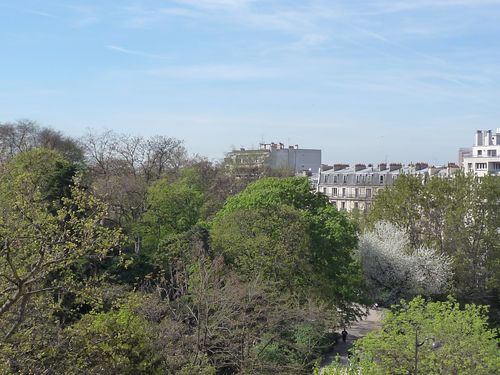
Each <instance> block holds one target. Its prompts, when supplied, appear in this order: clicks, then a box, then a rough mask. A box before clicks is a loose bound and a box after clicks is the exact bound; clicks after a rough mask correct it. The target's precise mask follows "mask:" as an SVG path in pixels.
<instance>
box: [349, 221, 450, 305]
mask: <svg viewBox="0 0 500 375" xmlns="http://www.w3.org/2000/svg"><path fill="white" fill-rule="evenodd" d="M359 256H360V258H361V264H362V266H363V271H364V274H365V278H366V280H367V284H368V287H369V289H370V291H372V293H373V298H374V300H375V301H377V302H379V303H384V304H390V303H394V302H397V301H398V300H399V299H401V298H406V299H408V298H412V297H415V296H417V295H419V294H421V295H426V296H431V295H437V294H442V293H444V292H445V291H446V290H447V288H448V287H449V282H450V279H451V277H452V272H451V263H452V260H451V258H450V257H448V256H445V255H439V254H438V253H437V252H436V251H435V250H432V249H427V248H423V247H420V248H417V249H412V248H411V246H410V239H409V236H408V233H407V231H406V230H404V229H401V228H398V227H397V226H395V225H393V224H391V223H389V222H385V221H380V222H378V223H376V224H375V227H374V229H373V231H371V232H365V233H364V234H362V235H361V237H360V240H359Z"/></svg>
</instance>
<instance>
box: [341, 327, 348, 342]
mask: <svg viewBox="0 0 500 375" xmlns="http://www.w3.org/2000/svg"><path fill="white" fill-rule="evenodd" d="M341 335H342V342H346V340H347V335H348V333H347V331H346V330H345V328H344V330H343V331H342V332H341Z"/></svg>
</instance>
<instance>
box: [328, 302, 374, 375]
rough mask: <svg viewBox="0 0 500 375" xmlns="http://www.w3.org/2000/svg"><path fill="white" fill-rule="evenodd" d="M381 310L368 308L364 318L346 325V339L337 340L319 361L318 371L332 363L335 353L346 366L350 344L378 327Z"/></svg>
mask: <svg viewBox="0 0 500 375" xmlns="http://www.w3.org/2000/svg"><path fill="white" fill-rule="evenodd" d="M382 313H383V312H382V310H373V309H370V310H369V312H368V315H367V316H366V318H365V319H363V320H360V321H358V322H354V323H352V324H351V325H350V326H349V327H347V332H348V333H349V334H348V335H347V341H346V342H342V339H341V340H340V341H339V342H338V344H337V345H335V347H334V348H333V349H332V350H331V351H330V352H329V353H327V355H326V356H325V358H324V359H323V361H322V362H321V366H320V368H321V370H320V373H322V372H323V368H325V367H327V366H328V365H329V364H330V363H332V362H333V361H334V359H335V357H336V356H337V353H338V354H339V355H340V363H342V364H343V365H345V366H347V364H348V358H347V352H348V351H349V349H350V348H351V347H352V344H353V343H354V341H356V340H357V339H359V338H361V337H363V336H366V334H367V333H368V332H370V331H373V330H376V329H378V328H380V320H381V318H382Z"/></svg>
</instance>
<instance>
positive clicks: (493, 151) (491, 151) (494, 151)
mask: <svg viewBox="0 0 500 375" xmlns="http://www.w3.org/2000/svg"><path fill="white" fill-rule="evenodd" d="M488 156H489V157H492V156H493V157H494V156H497V150H488Z"/></svg>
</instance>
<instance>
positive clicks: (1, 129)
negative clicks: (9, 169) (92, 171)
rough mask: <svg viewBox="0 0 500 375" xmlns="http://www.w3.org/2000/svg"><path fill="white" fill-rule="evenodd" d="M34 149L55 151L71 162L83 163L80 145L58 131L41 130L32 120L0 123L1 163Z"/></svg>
mask: <svg viewBox="0 0 500 375" xmlns="http://www.w3.org/2000/svg"><path fill="white" fill-rule="evenodd" d="M34 148H46V149H50V150H55V151H57V152H59V153H61V154H62V155H63V156H64V157H65V158H66V159H67V160H69V161H71V162H81V161H83V150H82V148H81V146H80V144H79V143H78V142H77V141H76V140H74V139H73V138H71V137H67V136H65V135H63V134H61V133H60V132H58V131H55V130H53V129H50V128H41V127H40V126H39V125H38V124H37V123H36V122H35V121H30V120H19V121H16V122H13V123H10V122H7V123H0V163H5V162H8V161H9V160H10V159H12V158H13V157H14V156H16V155H17V154H19V153H22V152H25V151H29V150H32V149H34Z"/></svg>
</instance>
